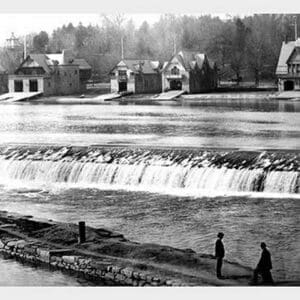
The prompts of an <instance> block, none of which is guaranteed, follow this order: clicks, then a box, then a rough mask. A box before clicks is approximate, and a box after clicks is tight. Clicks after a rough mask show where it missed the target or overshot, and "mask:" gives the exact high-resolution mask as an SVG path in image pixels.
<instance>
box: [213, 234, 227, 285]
mask: <svg viewBox="0 0 300 300" xmlns="http://www.w3.org/2000/svg"><path fill="white" fill-rule="evenodd" d="M223 237H224V233H223V232H219V233H218V239H217V241H216V247H215V257H216V259H217V277H218V278H219V279H223V276H222V273H221V269H222V264H223V257H224V256H225V249H224V245H223V243H222V239H223Z"/></svg>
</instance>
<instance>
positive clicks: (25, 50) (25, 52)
mask: <svg viewBox="0 0 300 300" xmlns="http://www.w3.org/2000/svg"><path fill="white" fill-rule="evenodd" d="M26 57H27V43H26V34H25V37H24V59H26Z"/></svg>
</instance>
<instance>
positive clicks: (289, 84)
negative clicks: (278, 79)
mask: <svg viewBox="0 0 300 300" xmlns="http://www.w3.org/2000/svg"><path fill="white" fill-rule="evenodd" d="M293 89H294V81H291V80H287V81H285V82H284V90H285V91H292V90H293Z"/></svg>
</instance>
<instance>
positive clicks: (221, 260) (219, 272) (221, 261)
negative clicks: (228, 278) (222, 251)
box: [217, 257, 223, 277]
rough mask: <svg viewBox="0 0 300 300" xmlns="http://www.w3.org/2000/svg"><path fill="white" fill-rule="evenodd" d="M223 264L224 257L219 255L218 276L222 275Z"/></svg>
mask: <svg viewBox="0 0 300 300" xmlns="http://www.w3.org/2000/svg"><path fill="white" fill-rule="evenodd" d="M222 264H223V257H217V277H222V272H221V269H222Z"/></svg>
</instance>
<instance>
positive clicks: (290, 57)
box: [276, 38, 300, 92]
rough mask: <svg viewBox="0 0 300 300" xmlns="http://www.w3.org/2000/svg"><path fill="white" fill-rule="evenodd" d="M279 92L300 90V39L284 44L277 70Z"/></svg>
mask: <svg viewBox="0 0 300 300" xmlns="http://www.w3.org/2000/svg"><path fill="white" fill-rule="evenodd" d="M276 76H277V79H278V90H279V91H280V92H282V91H292V90H300V38H298V39H297V40H296V41H291V42H287V43H286V42H283V43H282V46H281V51H280V55H279V59H278V64H277V68H276Z"/></svg>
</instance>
